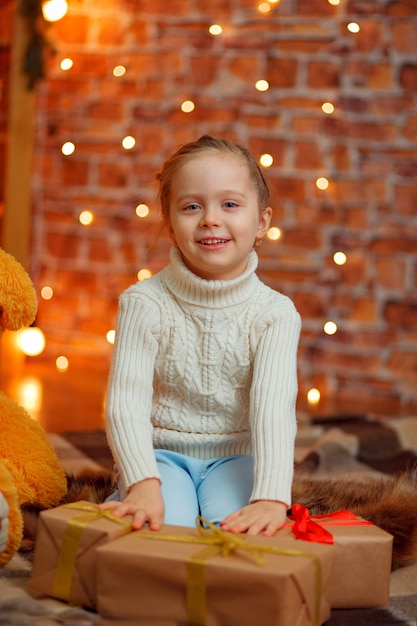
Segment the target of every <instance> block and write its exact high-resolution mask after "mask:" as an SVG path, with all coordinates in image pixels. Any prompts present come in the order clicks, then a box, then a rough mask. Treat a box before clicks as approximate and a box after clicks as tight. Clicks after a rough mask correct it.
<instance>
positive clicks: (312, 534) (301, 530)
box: [286, 504, 372, 544]
mask: <svg viewBox="0 0 417 626" xmlns="http://www.w3.org/2000/svg"><path fill="white" fill-rule="evenodd" d="M289 517H290V519H292V520H294V524H286V526H287V527H288V526H291V532H292V534H293V535H294V536H295V537H296V538H297V539H303V540H304V541H314V542H316V543H328V544H333V543H334V537H333V535H332V534H331V533H329V531H328V530H326V529H325V528H323V526H322V525H320V524H318V523H317V522H315V521H314V520H326V521H323V522H321V523H322V524H325V525H326V526H345V525H346V523H347V525H348V526H369V525H372V523H371V522H367V521H366V520H360V519H358V518H357V517H356V515H355V514H354V513H352V512H351V511H336V512H335V513H325V514H324V515H310V511H309V510H308V509H307V508H306V507H305V506H304V505H303V504H293V506H292V507H291V515H290V516H289Z"/></svg>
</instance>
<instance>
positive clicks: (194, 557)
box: [96, 525, 334, 626]
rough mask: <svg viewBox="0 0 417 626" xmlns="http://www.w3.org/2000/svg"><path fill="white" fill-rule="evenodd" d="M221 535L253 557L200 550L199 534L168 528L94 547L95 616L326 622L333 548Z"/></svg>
mask: <svg viewBox="0 0 417 626" xmlns="http://www.w3.org/2000/svg"><path fill="white" fill-rule="evenodd" d="M209 532H210V533H212V534H216V533H215V531H209ZM219 532H221V531H219ZM223 535H226V536H228V538H229V539H230V538H231V540H232V541H235V540H236V539H237V541H238V542H243V544H245V545H246V546H249V548H250V547H252V549H253V547H254V546H259V550H260V551H259V552H257V551H255V552H254V553H253V552H252V551H249V552H248V551H247V550H246V549H244V548H243V549H242V548H241V547H238V548H237V549H236V550H234V551H232V552H231V553H230V554H227V555H226V556H225V555H223V554H221V553H220V552H219V550H220V548H219V546H218V545H217V546H216V545H211V544H210V543H208V544H206V543H205V542H204V543H200V542H201V541H202V540H205V539H206V535H203V537H202V536H201V535H200V533H199V530H198V529H193V528H184V527H178V526H169V525H165V526H163V527H162V529H161V531H158V532H151V531H149V530H147V529H144V530H142V531H139V532H134V533H131V534H129V535H126V536H125V537H122V538H120V539H117V540H116V541H113V542H111V543H108V544H106V545H104V546H101V547H100V548H98V549H97V551H96V555H97V610H98V612H99V614H100V616H101V617H102V618H116V619H119V620H120V619H123V620H133V621H134V620H137V623H141V624H142V623H144V624H145V623H148V622H149V623H150V622H151V621H152V620H153V621H152V623H153V622H155V623H164V622H167V623H169V622H170V621H174V622H175V623H176V624H193V626H198V625H200V624H205V625H207V626H228V625H231V626H234V625H235V624H239V626H245V625H247V626H253V624H268V625H269V626H272V625H274V624H276V625H277V626H312V625H314V624H316V625H318V624H322V623H323V622H325V621H326V620H327V619H328V618H329V615H330V607H329V602H328V600H327V586H328V581H329V573H330V570H331V565H332V562H333V554H334V550H333V547H332V546H327V545H323V544H318V543H316V544H307V543H306V542H300V541H297V540H296V539H295V538H294V537H293V536H292V534H291V530H290V529H284V530H282V531H280V532H279V533H278V535H276V536H275V537H272V538H267V537H260V536H256V537H249V536H246V537H242V535H237V536H236V535H232V534H230V533H223ZM207 541H208V542H210V541H211V539H210V538H207ZM226 544H227V541H226ZM300 544H301V545H300ZM225 549H226V550H227V545H226V548H225ZM271 549H272V550H271ZM264 550H265V551H264ZM259 555H263V557H264V561H263V562H262V563H259V562H257V561H256V558H257V556H259ZM254 559H255V560H254Z"/></svg>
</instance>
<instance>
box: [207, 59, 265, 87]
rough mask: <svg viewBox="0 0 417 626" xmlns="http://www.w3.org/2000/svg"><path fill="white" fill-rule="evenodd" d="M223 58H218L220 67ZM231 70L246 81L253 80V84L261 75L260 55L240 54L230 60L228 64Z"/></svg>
mask: <svg viewBox="0 0 417 626" xmlns="http://www.w3.org/2000/svg"><path fill="white" fill-rule="evenodd" d="M220 62H221V59H217V68H218V67H219V65H220ZM228 69H229V71H230V72H231V73H232V74H233V75H234V76H237V77H238V78H240V79H241V80H244V81H249V82H250V81H252V83H253V84H255V82H256V81H257V80H258V78H259V76H260V63H259V58H258V56H256V55H254V56H248V55H245V56H243V55H239V56H238V57H235V58H234V59H232V60H231V61H230V63H229V64H228Z"/></svg>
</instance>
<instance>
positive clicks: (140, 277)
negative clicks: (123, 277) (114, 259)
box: [137, 268, 152, 280]
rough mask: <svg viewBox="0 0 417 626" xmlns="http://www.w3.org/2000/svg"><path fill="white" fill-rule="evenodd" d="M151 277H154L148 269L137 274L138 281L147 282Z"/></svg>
mask: <svg viewBox="0 0 417 626" xmlns="http://www.w3.org/2000/svg"><path fill="white" fill-rule="evenodd" d="M151 276H152V272H151V270H148V269H146V268H144V269H142V270H139V271H138V273H137V277H138V280H146V279H147V278H150V277H151Z"/></svg>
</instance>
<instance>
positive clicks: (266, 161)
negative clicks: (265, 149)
mask: <svg viewBox="0 0 417 626" xmlns="http://www.w3.org/2000/svg"><path fill="white" fill-rule="evenodd" d="M273 162H274V157H273V156H272V154H268V153H265V154H262V155H261V156H260V158H259V163H260V164H261V165H262V167H271V165H272V163H273Z"/></svg>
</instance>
